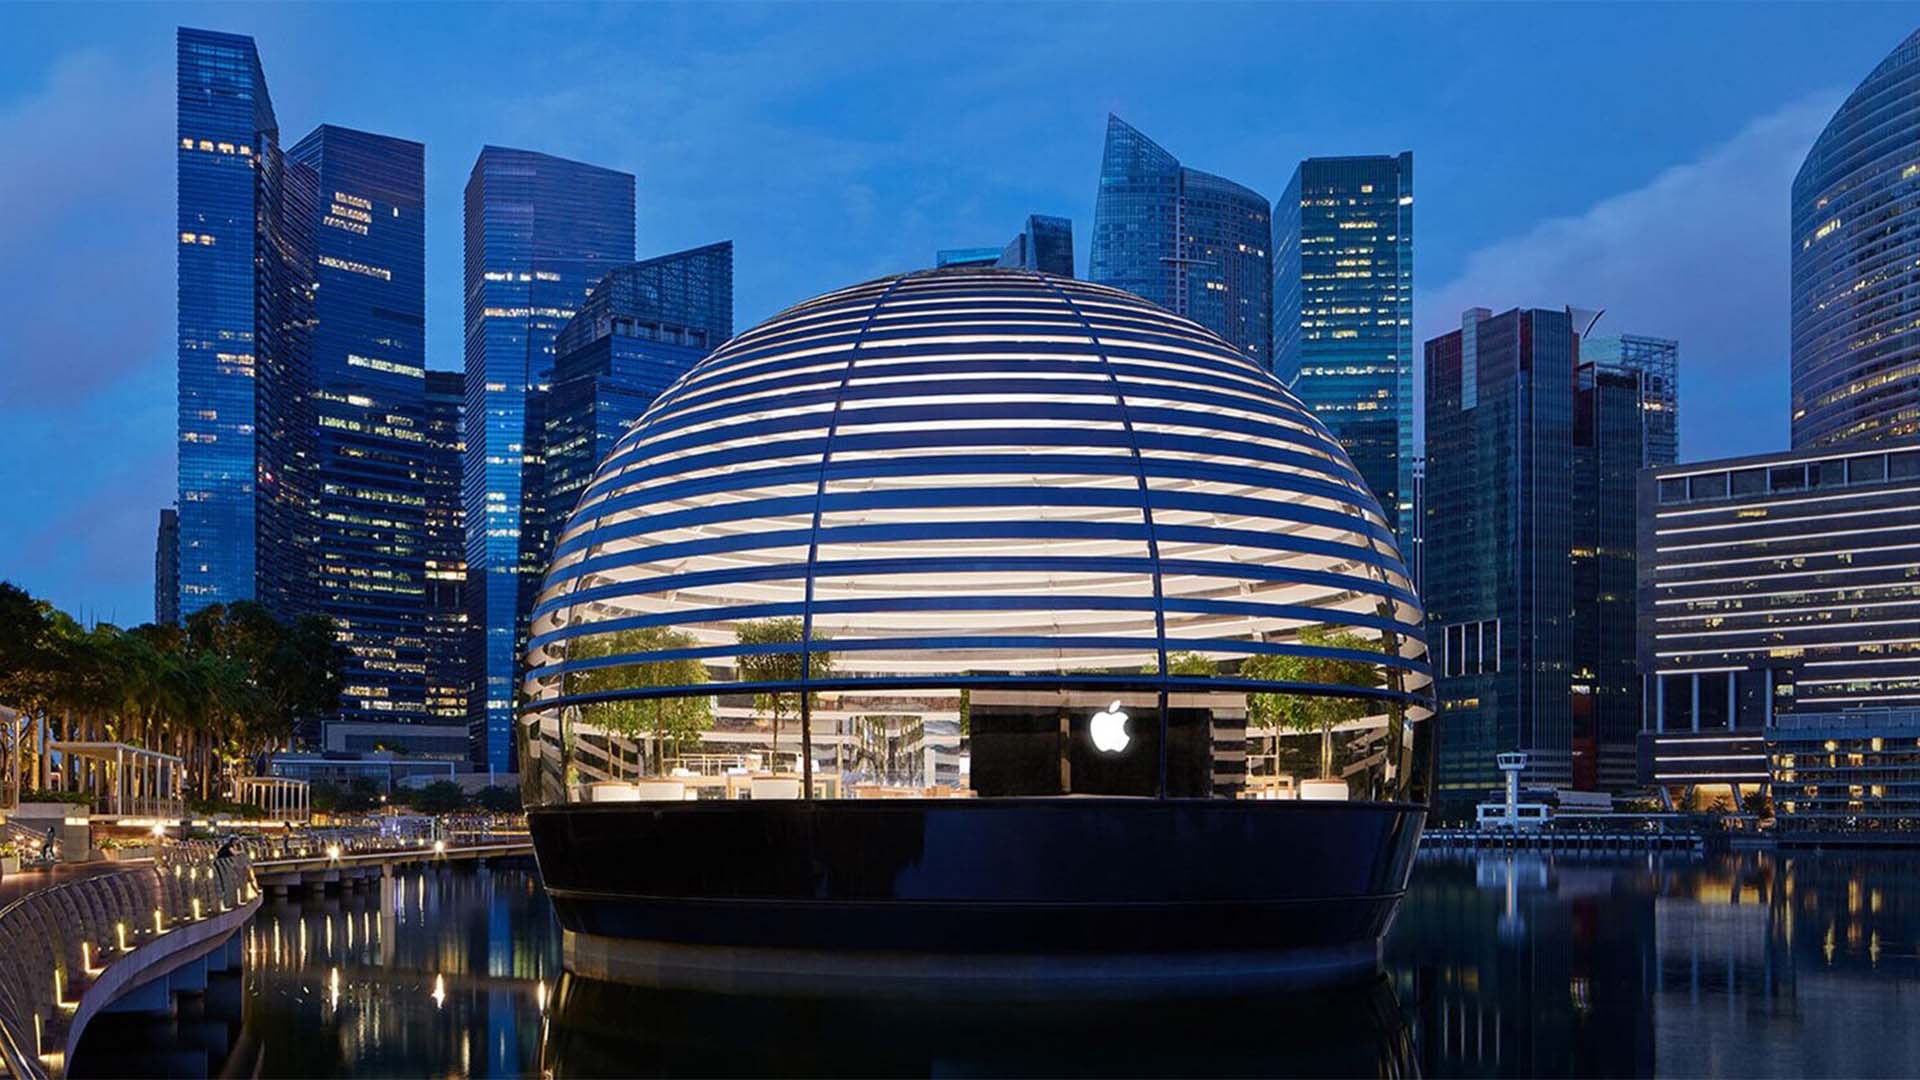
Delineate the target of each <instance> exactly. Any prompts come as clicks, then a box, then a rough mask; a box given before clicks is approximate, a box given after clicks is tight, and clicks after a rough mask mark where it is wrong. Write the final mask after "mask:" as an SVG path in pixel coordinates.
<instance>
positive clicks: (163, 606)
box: [153, 506, 180, 626]
mask: <svg viewBox="0 0 1920 1080" xmlns="http://www.w3.org/2000/svg"><path fill="white" fill-rule="evenodd" d="M153 621H154V622H156V623H158V624H160V625H161V626H178V625H179V624H180V511H178V510H175V509H174V508H173V507H171V506H169V507H163V508H162V509H161V511H160V527H159V528H158V529H156V530H155V531H154V536H153Z"/></svg>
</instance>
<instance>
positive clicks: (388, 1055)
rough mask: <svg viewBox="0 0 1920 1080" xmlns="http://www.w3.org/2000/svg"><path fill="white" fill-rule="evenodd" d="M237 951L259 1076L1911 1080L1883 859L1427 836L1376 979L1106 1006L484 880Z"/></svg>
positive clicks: (282, 925) (264, 936)
mask: <svg viewBox="0 0 1920 1080" xmlns="http://www.w3.org/2000/svg"><path fill="white" fill-rule="evenodd" d="M245 942H246V952H247V970H246V973H245V975H244V978H243V980H241V981H239V982H238V983H237V984H236V985H237V986H240V987H243V989H244V993H236V994H235V995H234V997H235V1001H234V1007H233V1018H232V1019H231V1021H230V1023H229V1025H228V1030H229V1032H230V1035H231V1038H230V1039H229V1040H228V1041H229V1042H231V1045H232V1051H231V1054H230V1055H228V1054H226V1053H225V1052H224V1051H222V1052H221V1053H220V1054H219V1056H220V1057H230V1060H227V1061H226V1062H225V1065H226V1067H227V1068H228V1069H229V1070H233V1071H237V1072H248V1073H250V1072H257V1073H258V1075H262V1076H314V1075H336V1076H337V1075H347V1074H359V1075H364V1076H422V1075H445V1074H460V1075H473V1076H507V1075H528V1074H533V1073H537V1072H538V1071H539V1070H541V1069H542V1068H546V1069H550V1070H552V1071H553V1072H554V1073H555V1074H557V1075H562V1076H567V1075H579V1076H587V1075H683V1074H689V1073H693V1074H701V1073H705V1074H715V1073H781V1074H789V1075H794V1074H814V1075H845V1074H880V1073H886V1074H909V1075H911V1074H927V1073H953V1072H961V1073H977V1074H1034V1073H1080V1074H1113V1073H1131V1074H1151V1073H1164V1074H1177V1075H1193V1074H1206V1073H1210V1074H1297V1075H1355V1074H1366V1075H1427V1076H1555V1075H1622V1076H1624V1075H1683V1076H1692V1075H1740V1076H1757V1075H1778V1076H1871V1075H1883V1076H1907V1075H1916V1074H1920V1030H1916V1028H1915V1025H1913V1024H1912V1023H1911V1018H1912V1017H1914V1016H1916V1015H1920V857H1915V856H1907V855H1894V854H1851V853H1831V852H1829V853H1824V854H1813V853H1806V854H1789V855H1776V854H1771V853H1754V854H1732V855H1717V856H1704V857H1703V856H1696V855H1691V854H1660V855H1648V856H1640V857H1631V858H1629V857H1604V858H1602V857H1595V856H1566V855H1560V856H1554V855H1542V854H1537V853H1517V854H1512V855H1508V854H1500V855H1472V854H1464V855H1460V854H1446V853H1433V854H1428V855H1424V856H1422V857H1421V860H1420V862H1419V865H1418V867H1417V869H1416V871H1415V875H1414V882H1413V888H1412V891H1411V893H1410V895H1409V897H1408V899H1407V902H1406V904H1405V905H1404V906H1403V907H1402V909H1401V913H1400V917H1399V919H1398V921H1397V923H1396V925H1395V927H1394V930H1393V933H1392V934H1391V936H1390V938H1389V941H1388V946H1387V976H1386V978H1385V979H1383V980H1382V981H1381V982H1379V983H1378V984H1376V985H1374V986H1372V987H1369V988H1363V989H1361V990H1357V991H1352V992H1343V993H1339V994H1320V995H1313V996H1311V997H1308V998H1301V997H1290V998H1289V997H1275V998H1239V999H1234V1000H1213V1001H1186V1002H1177V1003H1165V1004H1161V1005H1156V1006H1150V1007H1131V1008H1129V1007H1114V1006H1110V1005H1098V1006H1095V1005H1072V1004H1069V1005H1063V1006H1061V1007H1059V1008H1054V1009H1045V1010H1039V1009H1035V1008H1033V1007H1032V1006H1022V1007H1020V1008H1019V1009H998V1010H996V1009H992V1008H982V1007H970V1008H964V1009H963V1008H959V1007H956V1006H926V1005H906V1004H891V1003H887V1002H875V1001H864V1002H861V1001H853V1000H847V999H844V998H843V999H837V1000H836V999H833V998H831V997H828V998H823V999H822V1000H820V1001H811V1002H791V1001H769V1000H760V999H754V998H747V997H726V998H716V997H710V996H703V995H691V994H672V993H663V992H649V991H640V990H634V989H630V988H623V987H616V986H608V985H605V984H599V983H592V982H587V981H584V980H575V979H571V978H563V977H561V976H560V964H559V931H558V927H557V926H556V925H555V923H554V920H553V917H552V913H551V909H550V907H549V906H548V904H547V902H546V899H545V897H544V895H543V894H541V892H540V891H539V889H538V887H537V885H536V883H535V881H534V878H533V877H532V874H531V871H530V870H518V869H511V868H499V869H492V870H480V871H472V870H467V871H461V870H441V871H435V872H431V873H428V874H421V875H412V876H407V877H403V878H400V879H396V883H395V884H394V885H393V886H390V887H389V888H388V890H387V891H386V893H385V894H384V896H383V895H380V894H376V893H372V892H369V893H365V894H354V895H348V896H345V897H330V898H326V899H324V900H315V899H309V900H300V901H294V902H282V903H274V904H270V905H269V906H268V907H267V908H265V909H263V911H262V913H261V915H260V916H259V917H258V918H256V919H255V921H254V922H253V923H252V924H251V925H250V926H249V928H248V930H247V931H246V938H245ZM216 990H217V988H216ZM218 1000H219V995H218V993H217V992H216V991H214V990H210V992H209V994H208V995H207V1003H206V1005H205V1006H204V1010H205V1013H206V1014H207V1015H204V1016H201V1015H196V1016H194V1017H190V1019H197V1020H199V1021H202V1026H203V1027H204V1026H206V1023H207V1022H210V1021H212V1020H214V1019H217V1018H216V1017H214V1016H213V1015H212V1014H214V1013H216V1012H218V1011H219V1010H218V1009H217V1008H216V1003H217V1001H218ZM195 1007H196V1008H199V1006H195ZM188 1011H189V1010H188V1009H187V1007H186V1006H184V1005H183V1007H182V1013H183V1017H186V1016H187V1013H188ZM187 1029H188V1025H187V1023H186V1022H185V1019H183V1020H181V1021H179V1022H176V1023H175V1024H174V1025H173V1026H172V1027H170V1028H167V1029H166V1030H161V1031H156V1030H148V1031H145V1033H144V1034H143V1035H141V1037H142V1038H147V1039H150V1040H153V1041H154V1042H155V1044H156V1046H161V1044H164V1043H165V1039H166V1038H169V1037H174V1038H179V1037H184V1035H185V1034H187V1033H188V1031H187ZM127 1030H128V1029H127V1028H125V1027H124V1026H121V1027H118V1028H115V1027H114V1026H112V1025H108V1026H106V1027H104V1028H103V1029H102V1031H106V1032H117V1033H118V1034H116V1035H114V1036H112V1037H114V1038H121V1037H124V1036H125V1035H126V1034H127ZM169 1032H171V1035H169ZM97 1037H101V1036H96V1034H95V1032H94V1031H92V1030H90V1031H89V1035H88V1039H89V1045H88V1046H86V1047H83V1048H82V1053H81V1054H80V1055H79V1056H78V1057H77V1058H76V1062H75V1065H76V1071H77V1072H80V1071H84V1070H81V1069H80V1066H82V1065H83V1064H85V1062H86V1058H87V1056H88V1052H89V1051H90V1050H91V1049H93V1042H94V1040H96V1038H97ZM218 1041H219V1040H214V1042H216V1043H217V1042H218ZM162 1048H165V1047H162ZM174 1049H177V1047H174ZM209 1053H212V1051H209ZM178 1059H179V1055H178V1054H175V1055H174V1057H167V1056H165V1055H164V1054H160V1053H158V1052H157V1051H156V1053H155V1054H154V1055H151V1056H150V1057H148V1058H143V1059H141V1060H152V1061H156V1062H158V1061H163V1060H165V1061H174V1060H178ZM96 1060H100V1061H103V1062H104V1061H107V1060H109V1059H108V1058H105V1057H100V1058H97V1059H96ZM118 1060H119V1062H120V1065H121V1070H122V1071H127V1066H126V1060H127V1059H125V1058H121V1059H118ZM209 1060H210V1063H209V1065H208V1066H207V1067H208V1068H211V1069H214V1070H216V1071H217V1070H218V1069H219V1068H220V1062H219V1061H218V1059H217V1058H212V1059H209ZM101 1071H104V1070H101ZM156 1071H157V1066H156Z"/></svg>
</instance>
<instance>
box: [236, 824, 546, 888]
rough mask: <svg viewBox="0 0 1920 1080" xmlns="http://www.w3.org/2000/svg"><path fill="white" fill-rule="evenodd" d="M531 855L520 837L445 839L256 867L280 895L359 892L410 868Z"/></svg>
mask: <svg viewBox="0 0 1920 1080" xmlns="http://www.w3.org/2000/svg"><path fill="white" fill-rule="evenodd" d="M532 854H533V842H532V841H531V840H530V839H526V838H524V837H523V838H519V839H509V840H496V841H491V842H486V843H478V844H459V845H455V844H449V843H447V842H446V841H444V840H435V841H433V842H431V843H427V844H421V845H416V846H413V847H406V848H399V849H396V850H392V851H352V852H349V851H342V850H339V849H337V848H336V849H331V850H326V851H321V852H318V853H315V854H306V855H296V856H292V857H290V858H280V859H260V860H258V861H256V862H255V863H254V864H253V873H254V878H255V879H256V880H257V881H258V882H259V883H260V888H261V889H262V890H265V891H267V892H270V893H272V894H274V895H276V896H285V895H287V894H289V893H291V892H293V891H294V890H296V889H307V890H325V889H326V888H327V887H328V886H334V887H336V888H360V887H362V886H364V885H366V884H367V883H370V882H377V881H379V880H380V879H381V878H387V877H392V876H393V873H394V871H396V870H399V869H401V868H403V867H408V866H422V865H442V864H447V863H466V864H472V865H475V866H484V865H485V864H486V861H487V860H488V859H504V858H512V857H515V856H523V857H524V856H530V855H532Z"/></svg>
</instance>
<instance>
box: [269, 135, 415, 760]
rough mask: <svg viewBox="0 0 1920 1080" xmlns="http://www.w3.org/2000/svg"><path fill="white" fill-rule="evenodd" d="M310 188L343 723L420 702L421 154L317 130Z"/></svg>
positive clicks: (312, 394)
mask: <svg viewBox="0 0 1920 1080" xmlns="http://www.w3.org/2000/svg"><path fill="white" fill-rule="evenodd" d="M287 161H288V165H289V168H294V167H298V168H301V169H304V170H307V171H308V172H309V173H310V174H311V176H312V177H313V179H314V181H315V182H316V184H317V190H318V192H319V201H318V203H317V204H316V206H315V209H314V215H315V216H314V222H313V227H312V230H311V235H312V237H313V241H312V250H313V267H312V274H313V280H314V283H315V285H316V289H315V293H314V299H313V304H312V323H311V325H310V328H309V331H308V352H309V374H308V380H309V385H310V389H309V399H308V406H307V415H306V420H307V422H309V423H311V425H312V435H311V440H310V442H311V452H312V458H311V462H310V467H309V470H308V473H309V475H310V477H311V482H310V485H309V487H310V491H311V499H312V501H311V519H312V526H311V535H312V537H313V544H314V547H313V559H312V564H311V565H312V574H311V577H310V579H309V582H308V603H307V605H306V607H307V608H308V609H309V610H311V611H313V612H315V613H318V614H322V615H325V616H327V617H328V618H330V619H331V620H332V621H333V625H334V634H335V636H336V638H337V639H338V641H339V643H340V655H341V661H342V670H341V676H342V686H341V694H340V705H339V708H338V710H337V712H336V715H337V716H338V717H339V718H340V719H343V720H350V721H373V720H391V721H404V722H419V721H423V720H425V719H426V718H427V710H426V609H425V604H426V587H425V566H424V563H423V558H424V547H423V544H424V540H423V535H422V532H423V530H424V528H425V520H424V518H425V507H426V495H425V492H424V490H423V488H424V483H423V476H422V469H423V465H424V459H425V456H426V451H427V446H426V433H425V430H424V425H425V416H424V409H425V381H426V148H425V147H424V146H422V145H421V144H419V143H417V142H411V141H408V140H406V139H396V138H392V137H390V136H386V135H376V134H373V133H370V132H364V131H355V130H352V129H349V128H341V127H335V126H332V125H323V126H321V127H319V128H316V129H315V130H314V131H313V132H312V133H311V134H309V135H308V136H307V137H306V138H304V139H301V140H300V141H299V142H298V143H297V144H295V145H294V146H293V147H292V148H291V149H290V150H288V151H287Z"/></svg>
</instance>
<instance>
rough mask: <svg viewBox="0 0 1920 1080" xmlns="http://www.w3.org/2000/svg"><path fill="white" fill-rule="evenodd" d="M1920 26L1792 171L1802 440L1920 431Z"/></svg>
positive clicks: (1796, 434)
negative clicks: (1919, 272) (1918, 272)
mask: <svg viewBox="0 0 1920 1080" xmlns="http://www.w3.org/2000/svg"><path fill="white" fill-rule="evenodd" d="M1915 146H1920V31H1915V32H1914V33H1913V34H1912V35H1911V36H1909V37H1908V38H1907V39H1906V40H1905V41H1903V42H1901V43H1900V46H1899V47H1898V48H1896V49H1894V50H1893V52H1892V53H1890V54H1888V56H1887V58H1886V59H1885V60H1882V61H1881V62H1880V65H1879V66H1878V67H1876V68H1874V69H1873V72H1872V73H1871V74H1869V75H1868V76H1867V77H1866V79H1865V80H1864V81H1863V82H1861V83H1860V85H1859V86H1858V87H1856V88H1855V89H1854V91H1853V93H1852V94H1850V95H1849V96H1848V97H1847V100H1846V102H1845V103H1843V104H1842V105H1841V106H1840V109H1839V111H1837V112H1835V113H1834V114H1833V119H1832V120H1829V121H1828V122H1827V126H1826V129H1825V130H1824V131H1822V132H1821V133H1820V137H1819V138H1818V139H1815V140H1814V143H1813V149H1811V150H1809V151H1807V157H1806V160H1805V161H1804V162H1802V163H1801V165H1800V172H1799V174H1798V175H1796V176H1795V177H1794V178H1793V234H1792V243H1793V445H1794V447H1795V448H1796V449H1797V448H1801V447H1814V446H1830V445H1833V444H1835V443H1841V442H1848V441H1852V440H1860V439H1872V440H1877V439H1903V438H1907V437H1910V436H1913V435H1915V434H1920V288H1916V287H1915V284H1914V271H1913V265H1914V255H1915V252H1916V251H1920V155H1916V154H1915V151H1914V148H1915Z"/></svg>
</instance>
